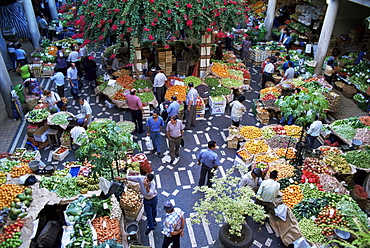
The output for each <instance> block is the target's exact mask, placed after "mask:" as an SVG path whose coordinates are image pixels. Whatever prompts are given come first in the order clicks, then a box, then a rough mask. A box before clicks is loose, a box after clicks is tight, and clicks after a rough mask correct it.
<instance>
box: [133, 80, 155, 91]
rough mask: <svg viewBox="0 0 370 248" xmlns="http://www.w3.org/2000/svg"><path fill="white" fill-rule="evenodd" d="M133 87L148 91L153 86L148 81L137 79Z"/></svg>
mask: <svg viewBox="0 0 370 248" xmlns="http://www.w3.org/2000/svg"><path fill="white" fill-rule="evenodd" d="M133 86H134V88H135V89H145V88H148V89H150V88H151V87H152V86H153V84H152V82H150V81H148V80H145V79H139V80H136V81H135V82H134V84H133Z"/></svg>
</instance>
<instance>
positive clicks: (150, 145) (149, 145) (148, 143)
mask: <svg viewBox="0 0 370 248" xmlns="http://www.w3.org/2000/svg"><path fill="white" fill-rule="evenodd" d="M145 145H146V149H148V150H149V151H152V150H153V149H154V147H153V142H152V139H151V138H150V136H146V137H145Z"/></svg>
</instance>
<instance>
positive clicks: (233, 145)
mask: <svg viewBox="0 0 370 248" xmlns="http://www.w3.org/2000/svg"><path fill="white" fill-rule="evenodd" d="M238 143H239V140H238V139H232V140H228V141H227V148H230V149H237V148H238Z"/></svg>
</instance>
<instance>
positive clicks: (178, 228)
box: [162, 201, 185, 248]
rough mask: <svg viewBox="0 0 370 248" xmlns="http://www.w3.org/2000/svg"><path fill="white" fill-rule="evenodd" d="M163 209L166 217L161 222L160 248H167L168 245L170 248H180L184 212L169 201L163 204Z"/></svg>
mask: <svg viewBox="0 0 370 248" xmlns="http://www.w3.org/2000/svg"><path fill="white" fill-rule="evenodd" d="M163 209H164V211H165V212H166V217H165V219H164V221H163V230H162V233H163V235H164V238H163V244H162V248H168V247H169V245H170V244H172V248H180V236H181V237H183V236H184V227H185V217H184V212H183V211H182V210H181V209H180V208H178V207H174V206H173V205H172V203H171V202H170V201H166V202H165V203H164V205H163Z"/></svg>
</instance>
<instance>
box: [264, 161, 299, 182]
mask: <svg viewBox="0 0 370 248" xmlns="http://www.w3.org/2000/svg"><path fill="white" fill-rule="evenodd" d="M273 170H277V171H278V172H279V173H278V177H277V180H278V181H279V182H280V180H281V179H283V178H286V177H291V176H293V175H294V166H293V165H291V164H288V163H270V168H269V170H268V172H271V171H273Z"/></svg>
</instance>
